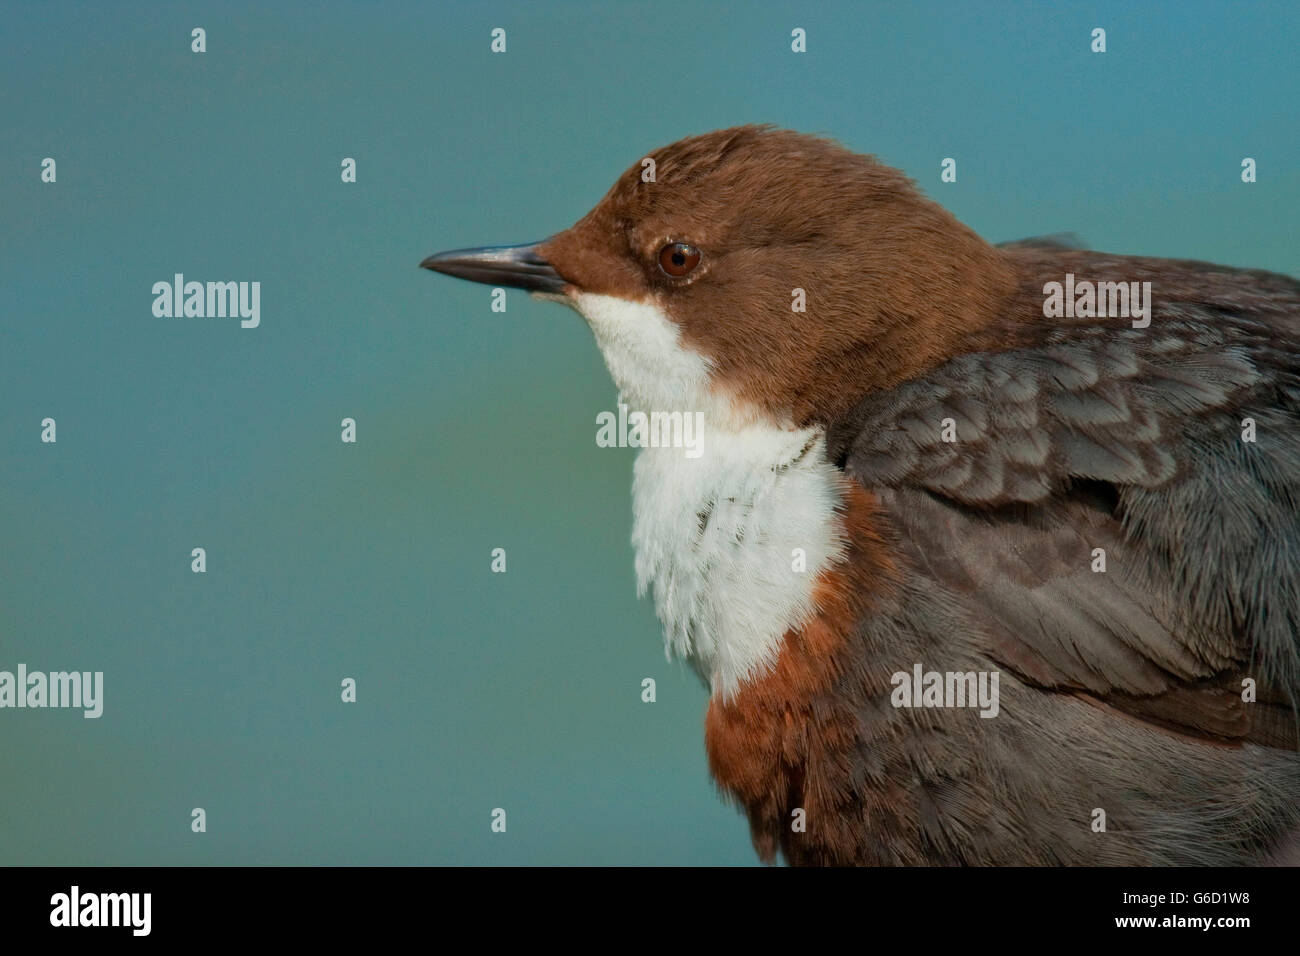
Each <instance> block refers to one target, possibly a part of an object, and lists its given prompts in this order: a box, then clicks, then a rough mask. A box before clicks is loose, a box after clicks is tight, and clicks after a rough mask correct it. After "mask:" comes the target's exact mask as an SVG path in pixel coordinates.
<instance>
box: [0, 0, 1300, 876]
mask: <svg viewBox="0 0 1300 956" xmlns="http://www.w3.org/2000/svg"><path fill="white" fill-rule="evenodd" d="M0 24H2V25H0V222H3V229H2V230H0V290H3V298H2V300H0V301H2V302H3V309H2V314H0V669H7V670H14V669H15V668H16V666H17V664H18V663H19V662H23V663H26V664H27V665H28V667H29V668H31V669H39V670H47V671H48V670H62V669H76V670H102V671H103V672H104V673H105V684H106V694H105V706H104V715H103V717H102V718H101V719H99V720H85V719H83V718H82V717H81V715H80V712H78V711H56V710H44V711H31V710H22V711H18V710H4V711H0V793H2V796H0V863H5V864H205V863H220V864H234V863H255V864H262V863H266V864H285V863H311V864H317V863H321V864H324V863H358V864H360V863H366V864H381V863H392V864H428V863H453V864H505V863H523V864H588V863H594V864H615V863H630V864H752V863H754V862H755V857H754V854H753V851H752V849H751V848H750V845H749V840H748V834H747V827H746V825H745V823H744V821H743V819H742V818H741V817H740V815H739V814H738V813H737V812H736V811H734V810H732V809H731V808H730V807H728V806H726V805H725V804H724V803H723V802H722V801H721V800H720V799H719V797H718V795H717V793H716V792H715V790H714V788H713V786H712V784H711V782H710V780H709V777H708V772H707V767H706V763H705V758H704V747H703V728H702V718H703V713H704V708H705V705H706V693H705V691H704V689H703V688H702V687H701V686H700V684H699V683H698V682H697V680H696V678H695V677H694V675H693V673H692V672H691V671H690V670H689V669H687V668H686V667H684V666H683V665H682V664H681V663H679V662H673V663H671V664H670V663H665V660H664V656H663V650H662V643H661V638H660V633H659V628H658V625H657V623H656V621H655V619H654V615H653V611H652V609H651V607H650V604H649V602H648V601H644V600H643V601H638V600H637V598H636V595H635V587H634V578H633V570H632V552H631V548H630V545H629V543H628V534H629V530H630V524H631V506H630V498H629V494H628V491H629V483H630V475H631V464H632V454H633V452H631V451H629V450H614V449H600V448H597V447H596V445H595V441H594V436H595V416H596V414H597V412H599V411H600V410H603V409H613V408H614V407H615V390H614V387H613V385H612V384H611V383H610V381H609V380H608V378H607V376H606V374H605V372H604V368H603V366H602V364H601V361H600V358H599V355H598V353H597V352H596V349H595V348H594V346H593V344H592V342H591V340H590V335H589V333H588V332H587V330H586V329H585V327H584V326H583V325H582V323H581V321H580V320H579V319H578V318H577V316H576V315H575V314H573V313H571V312H569V311H568V310H565V309H563V308H561V307H559V306H556V305H553V304H549V303H540V302H533V301H530V300H529V299H527V298H526V297H524V296H523V295H522V294H520V293H511V294H510V296H509V298H508V311H507V312H506V313H505V314H496V313H493V312H491V311H490V309H489V295H490V293H489V290H488V288H487V287H485V286H476V285H471V284H469V283H461V282H455V281H452V280H450V279H446V278H443V277H439V276H434V275H431V274H429V273H427V272H424V271H421V270H420V269H418V268H417V264H418V263H419V261H420V260H421V259H422V258H423V257H424V256H425V255H427V254H429V253H432V252H435V251H438V250H441V249H445V248H449V247H457V246H466V245H479V244H495V243H506V242H523V241H530V240H534V239H539V238H542V237H544V236H546V235H548V234H550V233H552V232H555V231H558V230H559V229H561V228H564V227H566V226H568V225H569V224H570V223H572V222H573V221H574V220H576V219H577V218H578V217H579V216H581V215H582V214H583V213H584V212H585V211H586V210H587V209H588V208H589V207H590V206H591V205H593V204H594V203H595V202H596V201H597V200H598V199H599V198H600V197H601V196H602V195H603V193H604V191H605V190H606V189H607V188H608V186H609V184H610V183H611V182H612V181H613V179H614V178H615V177H616V176H617V174H618V173H619V172H621V171H622V170H623V169H624V168H626V167H627V166H630V165H632V164H633V163H634V162H636V161H637V160H639V159H640V157H642V156H644V155H646V154H647V153H649V152H650V151H651V150H653V149H654V148H655V147H657V146H660V145H663V144H665V143H667V142H670V141H672V140H675V139H678V138H680V137H682V136H685V135H688V134H692V133H698V132H703V131H706V130H709V129H713V128H717V127H722V126H730V125H735V124H738V123H742V122H772V123H776V124H779V125H783V126H790V127H794V128H797V129H801V130H805V131H810V132H823V133H827V134H830V135H833V136H835V137H836V138H838V139H840V140H842V141H843V142H844V143H846V144H847V145H849V146H850V147H852V148H854V149H858V150H861V151H864V152H873V153H876V154H877V155H879V156H880V157H881V158H882V159H883V160H884V161H886V162H888V163H891V164H893V165H895V166H899V167H901V168H903V169H905V170H907V171H908V172H909V173H910V174H911V175H912V176H914V177H915V178H916V179H917V180H918V181H919V182H920V184H921V185H922V187H923V188H924V189H925V190H926V191H927V192H928V193H929V194H930V195H931V196H933V197H935V198H936V199H937V200H939V201H940V202H942V203H943V204H944V205H946V206H947V207H948V208H949V209H951V210H953V211H954V212H955V213H956V214H957V215H958V216H959V217H960V218H962V219H963V220H964V221H965V222H967V223H968V224H970V225H971V226H972V227H974V228H975V229H976V230H977V231H979V232H980V233H981V234H982V235H984V236H985V237H986V238H988V239H990V240H994V241H1002V240H1007V239H1013V238H1019V237H1023V236H1027V235H1041V234H1047V233H1055V232H1062V231H1073V232H1076V233H1077V234H1078V235H1079V236H1081V237H1082V238H1083V239H1084V240H1085V241H1086V242H1087V243H1088V244H1090V245H1091V246H1093V247H1094V248H1100V249H1107V250H1111V251H1116V252H1125V253H1140V254H1147V255H1161V256H1176V257H1191V258H1199V259H1208V260H1214V261H1218V262H1224V263H1228V264H1232V265H1237V266H1248V267H1254V268H1267V269H1273V270H1277V271H1282V272H1289V273H1291V274H1293V275H1294V274H1297V273H1300V252H1298V251H1297V244H1296V234H1297V233H1296V224H1295V213H1296V209H1297V208H1298V206H1297V200H1298V199H1300V175H1298V174H1297V166H1296V157H1297V156H1300V124H1297V123H1296V122H1295V104H1296V103H1297V102H1300V71H1297V70H1296V68H1295V51H1296V49H1297V48H1298V47H1300V16H1298V15H1297V13H1296V8H1295V7H1294V5H1292V4H1284V3H1278V4H1229V3H1223V4H1205V3H1171V4H1163V5H1162V4H1155V3H1142V4H1133V3H1131V2H1127V0H1125V2H1119V3H1088V4H1044V3H1023V4H1011V3H999V4H991V3H969V2H961V3H952V4H932V3H908V4H902V5H893V4H890V5H884V4H880V5H878V4H868V3H854V4H831V3H818V4H816V5H808V6H807V7H804V8H801V7H800V6H799V5H795V4H768V3H743V4H742V3H735V4H708V3H695V2H681V3H673V2H664V0H656V2H647V3H610V4H600V5H596V4H578V3H548V4H541V3H532V4H524V3H517V4H504V3H495V4H494V3H464V4H459V3H420V4H403V5H396V4H342V3H323V4H310V5H308V4H281V5H274V6H270V7H267V6H266V5H262V4H247V5H232V4H159V5H144V4H132V5H119V4H102V3H84V4H69V3H33V4H16V3H13V2H4V3H0ZM195 26H202V27H204V28H205V29H206V30H207V42H208V49H207V52H206V53H205V54H202V55H197V54H193V53H191V52H190V30H191V28H193V27H195ZM497 26H501V27H504V28H505V29H506V30H507V34H508V52H507V53H506V54H504V55H493V54H492V53H490V52H489V32H490V30H491V29H492V28H493V27H497ZM795 26H802V27H804V28H805V29H806V30H807V31H808V48H809V49H808V52H807V53H806V54H803V55H795V54H793V53H791V52H790V31H791V29H792V28H793V27H795ZM1095 26H1101V27H1104V28H1106V30H1107V34H1108V47H1109V52H1107V53H1106V54H1104V55H1097V54H1093V53H1091V52H1090V50H1089V43H1090V37H1089V34H1090V31H1091V29H1092V28H1093V27H1095ZM45 156H52V157H54V158H55V159H56V160H57V163H58V182H57V183H56V184H54V185H47V184H43V183H42V182H41V181H40V175H39V174H40V162H41V160H42V158H43V157H45ZM345 156H351V157H355V158H356V160H357V163H358V182H357V183H356V184H355V185H344V184H343V183H341V182H340V178H339V171H340V166H339V164H340V161H341V159H342V158H343V157H345ZM947 156H951V157H955V158H956V159H957V161H958V182H957V183H955V184H943V183H941V182H940V181H939V163H940V160H941V159H942V158H943V157H947ZM1244 156H1251V157H1254V158H1255V159H1256V160H1257V161H1258V164H1259V182H1258V183H1256V184H1254V185H1244V184H1242V183H1241V181H1240V162H1241V159H1242V157H1244ZM175 272H183V273H184V274H185V275H186V277H187V278H190V279H197V280H200V281H204V280H259V281H260V282H261V283H262V321H261V327H260V328H258V329H255V330H243V329H241V328H239V324H238V321H237V320H234V319H159V318H155V317H153V315H152V313H151V306H152V301H153V296H152V293H151V291H150V290H151V286H152V284H153V283H154V282H155V281H159V280H170V278H171V276H172V274H173V273H175ZM46 416H52V417H54V418H56V419H57V421H58V443H57V444H55V445H45V444H42V443H41V442H40V440H39V432H40V421H41V419H42V418H44V417H46ZM345 416H350V417H353V418H355V419H356V420H357V422H358V429H359V441H358V443H357V444H356V445H345V444H343V443H341V442H340V440H339V430H340V429H339V422H340V420H341V419H342V418H343V417H345ZM197 546H202V547H205V548H206V549H207V552H208V571H207V573H206V574H204V575H196V574H193V573H191V571H190V549H191V548H193V547H197ZM495 547H504V548H506V549H507V552H508V562H509V564H508V567H509V570H508V572H507V573H506V574H505V575H499V574H491V573H490V572H489V562H490V552H491V549H493V548H495ZM345 676H351V677H355V678H356V679H357V681H358V688H359V691H358V696H359V700H358V702H357V703H356V704H352V705H344V704H342V703H341V702H340V700H339V693H340V690H339V683H340V681H341V679H342V678H343V677H345ZM643 677H653V678H655V679H656V680H657V682H658V701H657V702H656V703H654V704H645V703H642V702H641V699H640V682H641V680H642V678H643ZM193 807H203V808H205V809H206V811H207V814H208V832H207V833H206V834H202V835H197V834H194V833H191V832H190V810H191V808H193ZM494 807H504V808H505V809H506V810H507V812H508V831H507V833H506V834H504V835H499V834H497V835H494V834H492V833H490V831H489V814H490V812H491V810H492V808H494Z"/></svg>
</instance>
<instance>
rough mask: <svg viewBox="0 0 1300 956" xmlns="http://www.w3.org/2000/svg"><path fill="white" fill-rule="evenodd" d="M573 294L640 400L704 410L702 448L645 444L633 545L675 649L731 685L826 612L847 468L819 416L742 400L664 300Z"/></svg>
mask: <svg viewBox="0 0 1300 956" xmlns="http://www.w3.org/2000/svg"><path fill="white" fill-rule="evenodd" d="M574 304H575V305H576V307H577V308H578V311H580V312H581V313H582V314H583V315H584V316H585V317H586V319H587V321H588V322H589V323H590V324H591V327H592V330H593V332H594V333H595V336H596V341H597V344H598V345H599V346H600V349H601V352H602V353H603V354H604V357H605V362H606V364H607V365H608V366H609V370H610V373H611V375H612V376H613V378H614V381H615V382H616V383H617V384H618V386H619V388H620V390H621V392H622V394H623V396H624V398H625V399H626V400H627V402H628V403H629V404H630V405H631V406H632V407H633V408H634V409H635V410H641V411H645V412H652V411H661V412H673V411H682V412H688V411H689V412H694V411H700V412H703V413H704V422H705V428H704V431H703V434H702V442H701V447H700V449H699V451H700V454H699V457H695V458H692V457H688V456H687V455H685V454H684V453H683V451H682V449H680V448H643V449H641V450H640V452H639V453H638V455H637V460H636V465H635V469H634V479H633V484H632V498H633V511H634V518H633V528H632V544H633V546H634V547H635V549H636V573H637V589H638V593H639V594H645V593H646V592H647V591H648V590H650V589H653V592H654V603H655V610H656V612H657V614H658V616H659V620H660V622H661V623H662V624H663V627H664V640H665V644H666V649H667V651H668V654H669V656H670V657H671V656H672V654H673V653H674V652H675V653H677V654H678V655H680V656H683V657H687V658H690V659H691V660H692V661H693V662H694V663H695V665H696V666H697V667H698V668H699V670H700V671H701V672H702V673H703V674H704V675H705V676H706V677H707V678H708V679H709V681H710V684H711V686H712V688H713V692H714V693H715V694H718V695H722V696H724V697H729V696H731V695H732V694H733V693H734V692H735V691H736V690H737V689H738V688H739V687H740V685H741V684H742V683H744V682H746V681H748V680H753V679H755V678H758V677H760V676H762V675H763V674H764V673H766V672H767V671H768V670H769V669H770V668H771V666H772V665H773V664H774V663H775V662H776V659H777V656H778V655H779V653H780V650H781V644H782V638H783V636H784V635H785V633H786V631H788V630H790V629H792V628H798V627H801V626H803V625H804V624H806V623H807V622H808V620H809V619H810V618H811V617H812V615H813V614H815V613H816V611H817V608H816V607H815V605H814V600H813V593H814V589H815V587H816V582H817V576H818V574H819V573H820V572H821V571H822V570H824V569H825V568H827V567H828V566H830V565H831V564H833V563H835V562H836V561H837V560H839V559H840V558H841V557H842V556H843V554H844V550H845V542H844V540H843V531H842V523H841V521H840V519H839V516H838V514H837V508H838V507H839V505H840V503H841V498H840V482H841V477H840V474H839V471H838V469H836V468H835V466H834V465H833V464H831V463H830V462H829V461H828V460H827V458H826V453H825V441H824V436H823V434H822V431H821V429H814V428H805V429H796V428H793V427H790V428H784V427H780V426H777V425H775V424H772V423H770V421H765V420H764V419H763V418H762V417H761V416H755V415H750V414H740V413H738V410H737V408H736V404H735V403H734V402H732V401H729V400H727V399H726V398H725V397H723V396H720V395H719V394H718V393H717V392H716V391H715V390H714V389H713V388H711V387H710V383H709V367H708V363H707V362H706V361H705V360H704V358H703V356H701V355H700V354H699V353H697V352H695V351H693V350H691V349H688V348H685V347H683V345H682V343H681V340H680V335H679V333H678V331H677V327H676V326H675V325H674V324H673V323H672V322H671V321H670V320H669V319H668V318H667V317H666V316H664V315H663V314H662V313H661V312H660V311H659V310H657V309H656V308H654V307H653V306H652V305H649V304H645V303H633V302H627V301H625V300H622V299H618V298H614V297H611V296H596V295H589V294H583V295H580V296H578V297H577V299H576V302H575V303H574Z"/></svg>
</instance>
